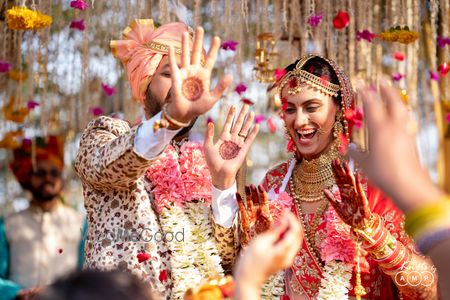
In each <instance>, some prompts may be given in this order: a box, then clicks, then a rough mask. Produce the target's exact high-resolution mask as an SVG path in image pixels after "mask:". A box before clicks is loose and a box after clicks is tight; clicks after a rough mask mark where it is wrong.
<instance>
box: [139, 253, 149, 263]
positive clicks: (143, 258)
mask: <svg viewBox="0 0 450 300" xmlns="http://www.w3.org/2000/svg"><path fill="white" fill-rule="evenodd" d="M151 257H152V256H151V255H150V254H148V253H145V252H143V253H138V255H137V259H138V262H139V263H143V262H144V261H146V260H148V259H150V258H151Z"/></svg>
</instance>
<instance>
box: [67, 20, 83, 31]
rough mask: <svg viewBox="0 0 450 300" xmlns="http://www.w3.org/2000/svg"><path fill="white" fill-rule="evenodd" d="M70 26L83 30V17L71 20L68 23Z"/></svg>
mask: <svg viewBox="0 0 450 300" xmlns="http://www.w3.org/2000/svg"><path fill="white" fill-rule="evenodd" d="M70 28H74V29H78V30H80V31H83V30H84V28H85V26H84V20H83V19H79V20H73V21H72V22H71V23H70Z"/></svg>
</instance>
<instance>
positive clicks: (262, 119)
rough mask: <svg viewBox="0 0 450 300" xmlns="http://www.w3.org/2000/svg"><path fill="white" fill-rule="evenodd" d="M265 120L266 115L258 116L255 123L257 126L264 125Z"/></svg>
mask: <svg viewBox="0 0 450 300" xmlns="http://www.w3.org/2000/svg"><path fill="white" fill-rule="evenodd" d="M264 120H265V117H264V115H257V116H255V123H256V124H260V123H262V122H263V121H264Z"/></svg>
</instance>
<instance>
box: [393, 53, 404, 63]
mask: <svg viewBox="0 0 450 300" xmlns="http://www.w3.org/2000/svg"><path fill="white" fill-rule="evenodd" d="M392 57H393V58H394V59H395V60H398V61H403V60H405V55H404V54H403V53H401V52H399V51H396V52H394V54H393V55H392Z"/></svg>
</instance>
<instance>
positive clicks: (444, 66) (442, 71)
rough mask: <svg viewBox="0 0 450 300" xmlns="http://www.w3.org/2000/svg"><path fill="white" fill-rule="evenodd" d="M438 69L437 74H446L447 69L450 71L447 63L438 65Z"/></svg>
mask: <svg viewBox="0 0 450 300" xmlns="http://www.w3.org/2000/svg"><path fill="white" fill-rule="evenodd" d="M438 71H439V74H441V76H445V75H447V73H448V71H450V66H449V64H447V63H443V64H442V65H440V66H439V67H438Z"/></svg>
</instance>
